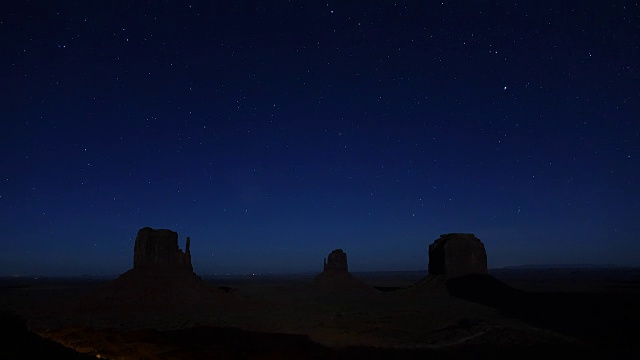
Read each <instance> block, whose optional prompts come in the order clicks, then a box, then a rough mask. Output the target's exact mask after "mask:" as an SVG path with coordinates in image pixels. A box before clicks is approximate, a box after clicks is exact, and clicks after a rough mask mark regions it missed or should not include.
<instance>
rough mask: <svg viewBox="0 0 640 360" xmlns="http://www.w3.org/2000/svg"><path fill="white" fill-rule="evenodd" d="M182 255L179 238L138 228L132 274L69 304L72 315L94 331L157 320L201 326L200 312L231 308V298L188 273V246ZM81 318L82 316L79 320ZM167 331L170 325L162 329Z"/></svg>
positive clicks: (189, 257)
mask: <svg viewBox="0 0 640 360" xmlns="http://www.w3.org/2000/svg"><path fill="white" fill-rule="evenodd" d="M190 243H191V240H190V239H189V238H187V243H186V248H185V251H184V252H183V251H182V250H180V248H179V247H178V234H177V233H176V232H174V231H171V230H166V229H152V228H149V227H145V228H142V229H140V230H139V231H138V235H137V236H136V240H135V245H134V256H133V268H132V269H130V270H129V271H127V272H125V273H123V274H121V275H120V276H119V277H118V278H117V279H115V280H113V281H111V282H109V283H107V284H105V285H103V286H100V287H98V288H97V289H96V290H95V291H93V292H91V293H89V294H87V295H85V296H84V297H83V298H82V299H80V301H77V302H75V303H74V305H73V306H74V307H75V308H79V309H82V311H76V312H77V313H81V314H86V316H90V317H91V319H93V320H92V321H95V323H96V324H98V325H99V326H107V327H108V326H113V325H114V324H126V325H123V326H133V327H135V326H148V324H153V323H156V322H158V321H159V320H161V319H162V321H168V322H172V321H175V319H180V321H182V322H189V321H193V322H194V323H196V322H200V321H202V314H203V312H207V313H211V312H212V311H218V309H220V310H221V309H223V308H225V309H229V308H231V307H234V306H236V303H235V301H234V300H233V299H232V298H231V295H229V294H225V293H224V292H222V291H221V290H219V289H217V288H215V287H213V286H211V285H210V284H208V283H207V282H205V281H204V280H202V279H201V278H200V277H199V276H198V275H196V274H195V273H194V272H193V267H192V264H191V252H190V245H191V244H190ZM83 316H84V315H83ZM167 324H168V325H167V326H173V325H169V324H170V323H167Z"/></svg>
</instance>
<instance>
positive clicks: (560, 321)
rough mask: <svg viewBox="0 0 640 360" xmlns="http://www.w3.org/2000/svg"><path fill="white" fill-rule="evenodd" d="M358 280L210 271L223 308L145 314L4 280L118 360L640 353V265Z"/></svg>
mask: <svg viewBox="0 0 640 360" xmlns="http://www.w3.org/2000/svg"><path fill="white" fill-rule="evenodd" d="M355 275H356V276H357V277H358V278H359V279H360V280H362V282H364V283H366V284H369V285H371V286H370V287H368V288H367V287H357V288H353V289H349V288H343V287H337V288H335V289H333V288H326V287H319V286H317V285H316V284H315V283H314V281H313V274H310V275H309V276H257V277H256V276H252V277H227V278H220V277H211V278H208V277H205V278H204V281H206V282H207V283H208V284H209V285H210V286H211V288H212V289H213V291H214V294H216V295H215V296H216V297H215V299H219V301H218V300H216V301H218V302H217V303H216V302H215V301H214V303H212V302H211V301H207V302H202V303H199V302H197V301H195V302H193V301H189V302H187V303H186V304H187V306H186V308H185V306H184V302H182V304H183V306H181V307H173V308H172V307H171V304H174V303H175V302H174V301H173V300H172V299H173V298H172V297H171V296H168V297H167V299H164V298H163V299H159V300H158V299H157V298H156V297H153V299H154V300H148V298H144V299H145V301H163V302H165V304H161V305H158V306H149V307H148V309H147V311H144V312H138V313H132V312H131V311H128V312H127V311H123V310H122V309H114V308H109V309H105V308H95V307H94V308H92V307H87V306H86V304H85V302H86V299H87V298H88V295H87V294H96V293H99V294H101V291H102V290H101V289H104V287H105V286H108V285H105V284H108V283H109V279H95V278H89V277H84V278H66V279H60V278H48V279H32V278H5V279H3V280H2V282H1V283H0V285H1V288H0V306H1V310H2V311H4V312H5V313H11V314H15V315H17V316H18V317H20V318H22V319H24V320H25V321H26V325H27V327H28V329H29V330H30V331H32V332H33V333H35V334H37V335H39V336H40V337H41V338H44V339H45V340H51V341H52V342H55V343H58V344H62V345H64V346H66V347H68V348H71V349H74V350H75V351H77V352H79V353H83V354H88V355H90V356H92V357H97V356H100V357H101V358H110V359H143V358H154V359H199V358H323V359H324V358H350V359H352V358H414V357H415V358H422V357H424V356H425V355H429V356H430V357H431V358H459V357H474V356H476V357H479V356H480V355H482V356H485V355H491V356H494V357H501V356H504V357H509V356H513V355H517V356H519V357H521V358H522V357H525V358H534V357H538V356H546V355H549V354H555V355H556V356H557V355H558V354H560V353H562V352H566V353H567V354H568V355H569V354H572V355H579V354H581V353H582V354H584V355H585V356H586V355H593V354H594V353H599V354H603V356H604V355H606V356H608V357H610V358H634V357H635V356H637V355H639V354H640V351H638V350H639V346H638V345H637V344H635V336H636V334H638V333H640V310H639V309H637V306H636V304H637V303H639V302H638V301H639V300H640V270H637V269H556V270H549V269H546V270H542V269H534V270H531V269H508V270H496V271H493V272H492V275H494V276H495V277H496V278H498V279H500V280H502V281H503V282H504V283H506V284H508V285H509V286H511V287H513V288H514V289H516V291H517V293H516V294H517V296H511V295H503V294H501V293H496V294H493V295H496V296H494V297H498V300H497V301H496V299H494V298H492V297H486V296H481V297H477V296H476V298H473V296H471V298H470V297H469V296H467V295H468V294H467V295H465V294H459V293H456V295H457V296H452V295H450V294H449V291H448V290H447V288H446V286H437V284H436V282H435V281H431V282H430V283H429V284H430V285H429V286H427V287H424V286H423V287H419V286H414V284H416V283H420V281H419V280H420V279H421V278H423V277H424V275H426V274H424V273H422V272H381V273H363V274H357V273H356V274H355ZM474 281H475V280H474ZM423 282H424V280H423ZM434 284H436V285H434ZM441 285H442V284H441ZM466 288H469V287H466ZM472 295H473V294H472ZM483 295H486V294H483ZM172 296H173V295H172ZM176 296H179V295H176ZM486 299H490V300H491V301H486ZM118 301H121V300H118ZM178 302H179V301H178ZM156 305H157V304H156ZM141 314H142V315H141ZM5 322H6V321H5ZM7 326H10V325H7ZM35 334H34V336H35ZM14 347H15V346H14Z"/></svg>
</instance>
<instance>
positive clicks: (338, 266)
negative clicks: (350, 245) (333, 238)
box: [324, 249, 349, 272]
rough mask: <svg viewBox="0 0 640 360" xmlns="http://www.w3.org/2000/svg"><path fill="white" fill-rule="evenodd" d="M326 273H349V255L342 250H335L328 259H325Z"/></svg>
mask: <svg viewBox="0 0 640 360" xmlns="http://www.w3.org/2000/svg"><path fill="white" fill-rule="evenodd" d="M327 259H328V260H327ZM324 271H337V272H348V271H349V265H348V264H347V254H346V253H345V252H344V251H343V250H342V249H335V250H333V251H332V252H331V253H330V254H329V256H328V258H325V259H324Z"/></svg>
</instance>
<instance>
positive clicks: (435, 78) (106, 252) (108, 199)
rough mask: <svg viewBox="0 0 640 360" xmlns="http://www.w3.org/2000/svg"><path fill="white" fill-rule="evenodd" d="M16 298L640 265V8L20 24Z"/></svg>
mask: <svg viewBox="0 0 640 360" xmlns="http://www.w3.org/2000/svg"><path fill="white" fill-rule="evenodd" d="M0 45H1V46H0V51H1V55H0V61H1V70H0V71H1V73H0V76H1V78H0V83H1V84H2V85H1V87H0V89H1V90H2V93H1V97H0V107H1V109H2V110H1V116H2V121H1V122H0V134H1V135H0V136H1V137H0V139H1V153H2V157H1V159H2V160H1V161H2V162H1V164H2V167H1V169H2V174H1V175H2V176H1V185H0V196H1V197H0V245H1V246H2V250H0V275H16V274H19V275H80V274H90V275H109V274H113V275H115V274H119V273H122V272H124V271H126V270H128V269H129V268H131V266H132V263H133V245H134V239H135V235H136V233H137V231H138V229H139V228H142V227H145V226H150V227H154V228H168V229H172V230H174V231H177V232H178V234H179V237H180V246H181V247H182V248H184V241H185V238H186V237H187V236H190V237H191V241H192V242H191V245H192V246H191V250H192V253H193V263H194V268H195V271H196V272H198V273H200V274H214V273H252V272H279V273H281V272H300V271H321V270H322V261H323V258H324V257H325V256H326V255H327V254H328V253H329V252H330V251H331V250H333V249H335V248H343V249H344V250H345V252H347V254H348V256H349V267H350V270H352V271H369V270H424V269H426V268H427V263H428V250H427V248H428V245H429V244H430V243H432V242H433V240H435V239H436V238H438V237H439V235H440V234H442V233H449V232H472V233H475V234H476V236H477V237H478V238H480V239H481V240H482V241H483V242H484V243H485V246H486V249H487V253H488V261H489V267H493V268H495V267H502V266H508V265H520V264H559V263H565V264H566V263H571V264H616V265H627V266H629V265H630V266H638V265H640V235H639V234H640V217H639V214H640V178H639V177H640V121H639V120H638V119H640V5H639V3H638V2H637V1H582V0H580V1H577V0H576V1H556V0H554V1H516V2H514V1H445V2H442V1H424V2H422V1H359V2H356V1H353V2H351V1H332V2H329V3H327V2H326V1H325V2H319V1H318V2H316V1H289V2H287V1H273V2H271V1H264V2H259V1H246V2H245V1H238V2H235V1H234V2H231V1H229V2H223V1H210V2H209V1H208V2H202V3H199V2H188V1H150V2H141V1H126V2H112V1H101V2H89V1H60V2H51V1H29V2H28V1H3V2H2V4H1V5H0Z"/></svg>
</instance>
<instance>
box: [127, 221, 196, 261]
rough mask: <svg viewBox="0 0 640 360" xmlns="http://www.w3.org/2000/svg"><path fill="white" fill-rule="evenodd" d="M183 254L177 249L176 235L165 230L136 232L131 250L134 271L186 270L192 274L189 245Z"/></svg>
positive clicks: (146, 228) (148, 228) (188, 240)
mask: <svg viewBox="0 0 640 360" xmlns="http://www.w3.org/2000/svg"><path fill="white" fill-rule="evenodd" d="M190 243H191V239H189V238H187V245H186V249H185V252H183V251H182V250H180V248H179V247H178V233H176V232H175V231H171V230H167V229H152V228H150V227H145V228H142V229H140V230H138V235H137V236H136V242H135V245H134V250H133V268H134V269H153V270H158V269H163V270H186V271H190V272H193V266H192V265H191V252H190V249H189V248H190V245H191V244H190Z"/></svg>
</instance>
